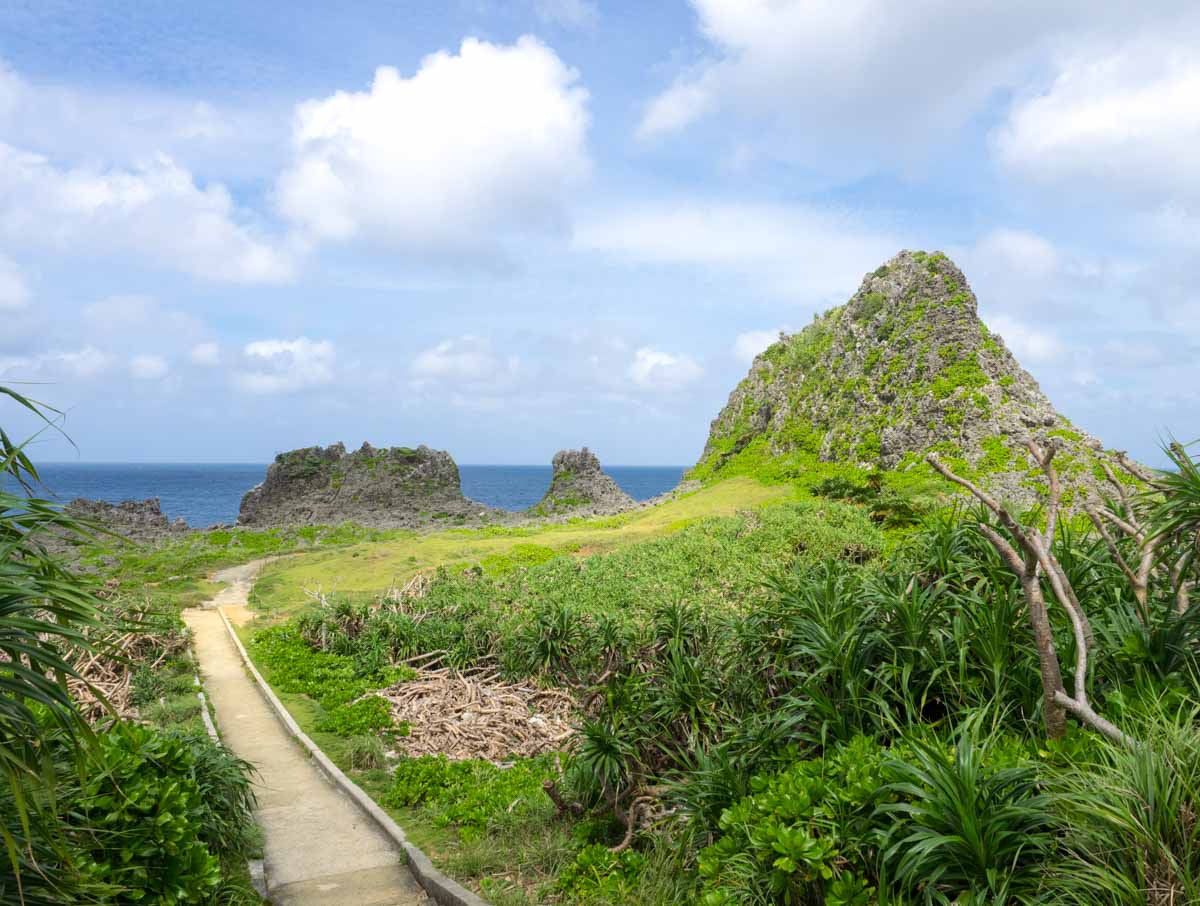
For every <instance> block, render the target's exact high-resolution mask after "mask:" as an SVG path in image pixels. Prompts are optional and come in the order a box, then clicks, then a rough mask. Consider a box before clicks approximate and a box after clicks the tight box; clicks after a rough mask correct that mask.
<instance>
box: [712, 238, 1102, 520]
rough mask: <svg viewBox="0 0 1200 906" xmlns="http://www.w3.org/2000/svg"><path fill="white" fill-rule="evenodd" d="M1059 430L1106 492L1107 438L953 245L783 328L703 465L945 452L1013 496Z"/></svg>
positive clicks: (795, 464) (917, 458) (805, 463)
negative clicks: (1006, 332) (990, 301)
mask: <svg viewBox="0 0 1200 906" xmlns="http://www.w3.org/2000/svg"><path fill="white" fill-rule="evenodd" d="M1030 437H1033V438H1035V439H1038V438H1040V439H1042V440H1043V441H1045V440H1049V439H1053V442H1055V443H1057V444H1058V445H1059V446H1060V449H1061V452H1060V453H1059V456H1058V458H1057V459H1056V463H1057V464H1058V466H1059V469H1060V472H1061V473H1062V475H1063V478H1064V481H1065V483H1067V484H1069V485H1071V486H1072V487H1073V488H1074V489H1075V491H1080V490H1082V491H1094V489H1095V485H1096V479H1095V478H1094V476H1093V461H1094V460H1095V458H1096V457H1098V456H1107V455H1108V454H1105V453H1104V452H1103V451H1102V448H1101V444H1100V442H1099V441H1098V440H1096V439H1095V438H1093V437H1090V436H1088V435H1087V434H1086V433H1085V432H1083V431H1081V430H1079V429H1078V428H1076V427H1075V426H1073V425H1072V424H1071V423H1070V422H1069V421H1068V420H1067V419H1066V418H1064V417H1063V416H1062V415H1060V414H1059V413H1058V412H1057V411H1055V409H1054V406H1053V405H1052V404H1051V403H1050V401H1049V400H1048V399H1047V398H1046V396H1045V394H1043V393H1042V391H1041V388H1039V387H1038V384H1037V381H1035V380H1034V379H1033V377H1032V376H1031V375H1030V374H1029V373H1028V372H1027V371H1025V369H1023V368H1022V367H1021V365H1020V363H1019V362H1017V360H1016V359H1015V358H1014V357H1013V355H1012V353H1010V352H1009V350H1008V348H1007V347H1006V346H1005V345H1004V340H1003V339H1002V338H1001V337H1000V336H999V335H997V334H994V333H992V332H991V331H990V330H988V328H987V327H986V325H984V323H983V322H982V321H981V320H980V319H979V314H978V309H977V303H976V299H975V294H974V293H973V292H972V291H971V288H970V286H968V284H967V280H966V278H965V277H964V276H963V274H962V272H961V271H960V270H959V269H958V268H957V267H956V266H955V265H954V263H953V262H952V261H950V259H949V258H947V257H946V256H945V255H943V254H941V253H934V254H926V253H924V252H909V251H905V252H901V253H900V254H899V255H897V256H896V257H894V258H893V259H891V260H890V261H888V262H887V263H886V264H884V265H882V266H881V267H879V268H878V269H877V270H875V271H873V272H872V273H870V274H867V275H866V277H865V278H864V279H863V282H862V285H861V287H860V288H859V290H858V292H856V293H855V294H854V296H853V298H851V299H850V301H849V302H848V303H847V304H845V305H843V306H840V307H838V308H835V309H832V310H831V311H828V312H826V313H825V314H823V315H820V316H819V317H817V318H816V319H815V320H814V321H813V323H812V324H810V325H809V326H808V327H806V328H805V329H804V330H802V331H800V332H799V333H795V334H792V335H789V336H784V335H781V336H780V339H779V341H778V342H777V343H775V344H773V345H772V346H771V347H769V348H768V349H767V350H765V351H764V352H763V353H761V354H760V355H759V356H758V357H757V358H756V359H755V360H754V364H753V365H752V366H751V368H750V373H749V374H748V375H747V376H746V378H745V379H744V380H743V381H742V382H741V383H740V384H739V385H738V386H737V388H736V389H735V390H734V391H733V393H732V394H731V395H730V397H729V401H728V403H727V404H726V405H725V408H724V409H722V410H721V412H720V414H719V415H718V416H717V418H716V419H715V420H714V421H713V422H712V425H711V429H710V433H709V437H708V443H707V444H706V446H705V448H704V453H703V455H702V456H701V459H700V462H699V463H698V464H697V465H696V467H695V468H694V469H693V470H692V473H691V476H692V477H695V478H701V479H709V478H712V477H716V476H719V475H722V474H726V473H733V472H735V471H737V472H750V473H753V472H754V471H756V470H757V469H764V470H771V469H773V470H774V471H775V473H776V474H782V475H784V476H785V477H800V476H802V475H803V474H804V472H805V471H806V470H811V471H817V470H818V469H819V465H820V463H823V462H844V463H850V464H852V465H856V466H859V467H862V468H863V469H875V468H879V469H884V470H900V471H908V470H913V469H922V468H927V467H925V466H924V464H923V457H924V456H925V454H926V453H927V452H929V451H931V450H932V451H937V452H938V453H939V454H940V456H941V457H942V459H943V460H944V461H946V462H947V464H949V465H951V466H952V467H953V468H955V470H956V471H958V472H959V473H960V474H966V475H967V476H968V477H971V478H974V479H976V480H978V481H980V482H982V483H984V484H985V485H987V486H988V487H991V488H992V489H993V490H995V491H996V492H997V493H999V494H1001V495H1003V496H1005V497H1007V498H1008V499H1010V500H1014V501H1029V500H1032V499H1033V498H1034V497H1035V496H1036V493H1037V490H1038V486H1039V482H1040V474H1039V473H1038V472H1037V470H1036V469H1034V468H1033V463H1032V462H1031V461H1030V459H1029V455H1028V451H1027V450H1026V449H1025V443H1026V441H1027V439H1028V438H1030Z"/></svg>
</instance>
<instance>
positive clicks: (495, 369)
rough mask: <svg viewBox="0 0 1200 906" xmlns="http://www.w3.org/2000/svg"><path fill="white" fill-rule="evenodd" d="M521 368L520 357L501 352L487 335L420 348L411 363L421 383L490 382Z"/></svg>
mask: <svg viewBox="0 0 1200 906" xmlns="http://www.w3.org/2000/svg"><path fill="white" fill-rule="evenodd" d="M520 370H521V360H520V357H518V356H516V355H509V356H500V355H498V354H497V353H496V351H495V350H494V349H493V347H492V343H491V341H490V340H488V339H486V338H484V337H475V336H464V337H457V338H455V339H450V340H443V341H442V342H440V343H438V344H437V345H436V346H434V347H432V348H430V349H426V350H424V351H423V352H421V353H420V354H419V355H417V357H416V358H415V359H413V361H412V364H411V365H410V366H409V374H410V375H411V376H412V378H413V379H414V382H415V383H417V384H418V385H421V386H424V385H427V384H434V383H445V384H459V385H485V384H486V385H488V386H489V388H490V389H493V390H494V389H495V388H496V385H497V383H508V382H510V381H511V380H512V379H513V378H514V377H516V376H517V375H518V374H519V372H520Z"/></svg>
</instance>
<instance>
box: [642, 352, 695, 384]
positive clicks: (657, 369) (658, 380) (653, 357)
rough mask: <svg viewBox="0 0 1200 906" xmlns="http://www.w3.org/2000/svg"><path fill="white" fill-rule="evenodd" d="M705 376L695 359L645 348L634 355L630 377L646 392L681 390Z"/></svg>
mask: <svg viewBox="0 0 1200 906" xmlns="http://www.w3.org/2000/svg"><path fill="white" fill-rule="evenodd" d="M703 374H704V369H702V368H701V367H700V366H699V365H698V364H697V363H696V361H695V360H694V359H692V358H690V357H688V356H686V355H672V354H671V353H669V352H662V351H661V350H658V349H655V348H653V347H651V346H643V347H641V348H640V349H638V350H637V351H636V352H635V353H634V354H633V361H632V362H631V363H630V364H629V377H630V380H632V381H633V383H634V384H636V385H637V386H638V387H641V388H642V389H644V390H659V391H672V390H680V389H682V388H683V387H686V386H687V385H688V384H691V383H693V382H694V381H696V380H699V378H700V377H701V375H703Z"/></svg>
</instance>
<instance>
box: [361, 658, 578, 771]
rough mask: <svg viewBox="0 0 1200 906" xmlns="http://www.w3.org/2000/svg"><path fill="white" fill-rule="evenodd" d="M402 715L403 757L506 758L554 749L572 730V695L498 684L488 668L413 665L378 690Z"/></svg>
mask: <svg viewBox="0 0 1200 906" xmlns="http://www.w3.org/2000/svg"><path fill="white" fill-rule="evenodd" d="M378 694H379V695H381V696H383V697H384V698H386V699H387V700H388V701H389V702H391V704H392V718H393V719H394V720H395V721H397V722H399V721H405V722H407V724H408V727H409V735H408V736H400V737H397V739H396V747H397V749H398V750H399V751H401V752H403V753H404V754H406V755H409V756H412V757H417V756H420V755H445V756H446V757H447V758H452V759H464V758H484V759H487V760H488V761H493V762H497V763H500V762H504V761H508V760H510V759H511V758H513V757H514V756H518V757H522V758H529V757H532V756H534V755H540V754H541V753H543V752H555V751H559V750H561V749H562V748H563V746H564V745H565V744H566V741H567V740H568V739H569V738H570V737H571V735H572V734H573V733H574V729H573V727H572V725H571V715H572V713H573V712H574V711H575V707H576V706H575V701H574V699H572V697H571V696H570V695H569V694H567V693H566V692H563V691H562V690H559V689H540V688H538V687H537V686H534V685H531V684H529V683H505V682H502V681H501V680H500V679H499V675H498V674H497V673H496V672H495V671H492V670H488V669H486V668H484V669H476V670H468V671H465V672H461V673H460V672H458V671H453V670H450V669H448V668H445V669H440V670H419V671H418V675H417V678H416V679H413V680H408V681H406V682H402V683H398V684H397V685H395V686H391V687H389V688H387V689H384V690H382V691H380V692H379V693H378Z"/></svg>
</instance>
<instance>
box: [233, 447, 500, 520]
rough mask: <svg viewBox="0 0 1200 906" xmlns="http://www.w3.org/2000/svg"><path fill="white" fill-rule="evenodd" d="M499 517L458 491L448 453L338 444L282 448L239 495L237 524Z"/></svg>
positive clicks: (423, 449)
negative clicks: (258, 478) (262, 474)
mask: <svg viewBox="0 0 1200 906" xmlns="http://www.w3.org/2000/svg"><path fill="white" fill-rule="evenodd" d="M497 518H501V514H500V512H499V511H497V510H492V509H490V508H489V507H486V506H484V505H483V504H480V503H476V502H475V501H472V500H468V499H467V498H466V497H464V496H463V493H462V486H461V484H460V480H459V474H458V466H457V465H456V464H455V462H454V459H453V458H452V457H451V456H450V454H449V453H446V452H444V451H441V450H431V449H430V448H429V447H426V446H420V447H417V448H416V449H415V450H414V449H412V448H410V447H386V448H382V449H376V448H374V447H372V446H371V445H370V444H366V443H364V444H363V445H362V447H360V448H359V449H358V450H355V451H354V452H352V453H348V452H346V448H345V446H344V445H343V444H340V443H337V444H334V445H333V446H330V447H306V448H304V449H300V450H292V451H290V452H288V453H280V454H279V455H278V456H276V457H275V461H274V462H273V463H271V465H270V466H269V467H268V469H267V477H266V480H265V481H263V483H262V484H260V485H258V486H257V487H255V488H253V489H251V490H250V491H248V492H247V493H246V495H245V496H244V497H243V498H242V505H241V510H240V512H239V513H238V525H244V526H254V527H266V526H282V525H337V524H340V523H342V522H355V523H357V524H359V525H365V526H371V527H374V528H423V527H427V526H430V525H447V524H449V525H461V524H464V523H478V522H480V521H491V520H493V519H497Z"/></svg>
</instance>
